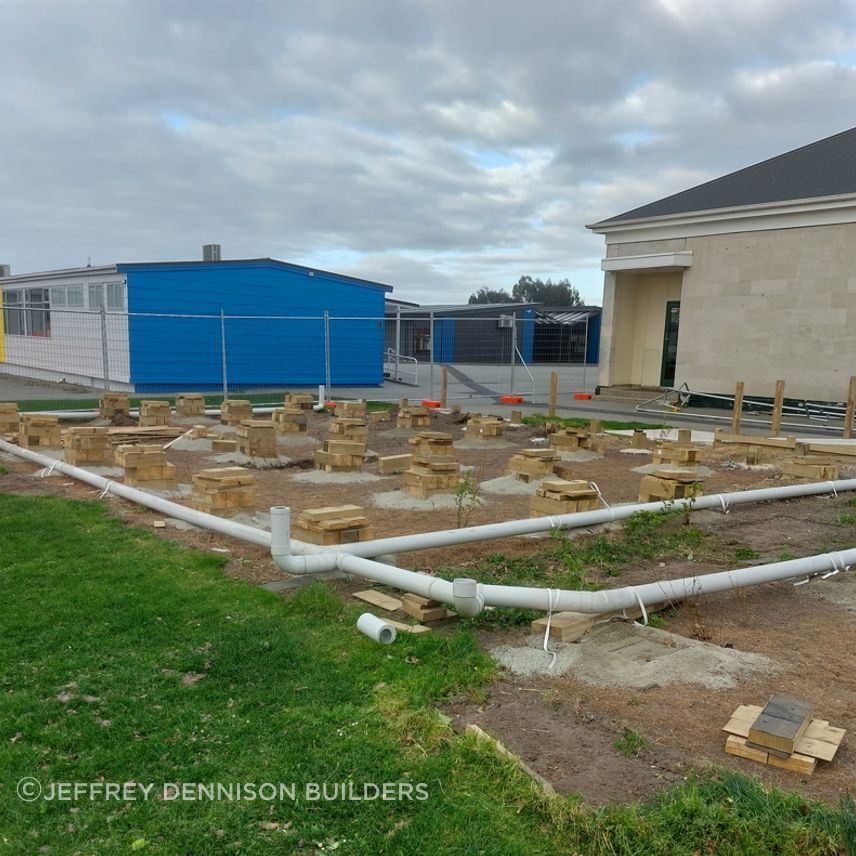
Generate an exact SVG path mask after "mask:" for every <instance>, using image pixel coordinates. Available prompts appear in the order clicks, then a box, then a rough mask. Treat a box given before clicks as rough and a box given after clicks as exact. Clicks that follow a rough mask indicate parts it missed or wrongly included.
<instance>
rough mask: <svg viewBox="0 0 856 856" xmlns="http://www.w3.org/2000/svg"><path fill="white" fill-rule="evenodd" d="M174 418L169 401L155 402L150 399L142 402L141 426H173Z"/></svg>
mask: <svg viewBox="0 0 856 856" xmlns="http://www.w3.org/2000/svg"><path fill="white" fill-rule="evenodd" d="M171 424H172V417H171V414H170V409H169V402H168V401H155V400H154V399H151V398H148V399H146V400H145V401H141V402H140V425H141V426H143V427H144V428H147V427H149V426H152V425H171Z"/></svg>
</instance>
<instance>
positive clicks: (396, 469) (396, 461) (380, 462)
mask: <svg viewBox="0 0 856 856" xmlns="http://www.w3.org/2000/svg"><path fill="white" fill-rule="evenodd" d="M412 463H413V455H387V456H386V457H382V458H378V459H377V471H378V472H379V473H380V474H381V475H384V476H391V475H394V474H395V473H403V472H404V471H405V470H406V469H407V468H408V467H409V466H410V465H411V464H412Z"/></svg>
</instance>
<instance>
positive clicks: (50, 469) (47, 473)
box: [42, 461, 59, 479]
mask: <svg viewBox="0 0 856 856" xmlns="http://www.w3.org/2000/svg"><path fill="white" fill-rule="evenodd" d="M58 463H59V461H54V462H53V463H52V464H51V465H50V466H49V467H48V468H47V469H46V470H42V478H43V479H46V478H48V476H52V475H53V471H54V468H55V467H56V465H57V464H58Z"/></svg>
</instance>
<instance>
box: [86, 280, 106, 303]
mask: <svg viewBox="0 0 856 856" xmlns="http://www.w3.org/2000/svg"><path fill="white" fill-rule="evenodd" d="M103 302H104V296H103V293H102V288H101V284H100V283H99V284H98V285H90V286H89V308H90V309H100V308H101V304H102V303H103Z"/></svg>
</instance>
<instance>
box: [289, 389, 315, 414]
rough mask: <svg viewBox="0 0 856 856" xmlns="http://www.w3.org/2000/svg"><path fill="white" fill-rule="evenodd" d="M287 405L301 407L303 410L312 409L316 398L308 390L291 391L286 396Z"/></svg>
mask: <svg viewBox="0 0 856 856" xmlns="http://www.w3.org/2000/svg"><path fill="white" fill-rule="evenodd" d="M285 406H286V407H299V408H300V409H301V410H312V408H313V407H314V406H315V399H314V398H313V397H312V395H311V393H308V392H289V393H288V395H286V396H285Z"/></svg>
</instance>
